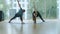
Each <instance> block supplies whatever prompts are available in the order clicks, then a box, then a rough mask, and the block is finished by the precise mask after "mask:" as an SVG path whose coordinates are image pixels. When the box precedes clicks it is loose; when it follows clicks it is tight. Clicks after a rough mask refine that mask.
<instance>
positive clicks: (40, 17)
mask: <svg viewBox="0 0 60 34" xmlns="http://www.w3.org/2000/svg"><path fill="white" fill-rule="evenodd" d="M38 16H39V17H40V19H41V20H42V21H43V22H45V21H44V20H43V18H42V16H41V14H40V13H38Z"/></svg>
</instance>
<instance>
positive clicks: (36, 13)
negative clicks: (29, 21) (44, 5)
mask: <svg viewBox="0 0 60 34" xmlns="http://www.w3.org/2000/svg"><path fill="white" fill-rule="evenodd" d="M32 16H33V21H34V23H36V17H38V16H39V17H40V18H41V20H42V21H43V22H45V21H44V20H43V18H42V16H41V14H40V13H39V12H38V11H34V12H33V13H32Z"/></svg>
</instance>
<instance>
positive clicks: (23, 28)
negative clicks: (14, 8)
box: [0, 21, 60, 34]
mask: <svg viewBox="0 0 60 34" xmlns="http://www.w3.org/2000/svg"><path fill="white" fill-rule="evenodd" d="M59 33H60V23H59V22H56V21H48V22H41V23H37V24H34V23H26V24H21V23H0V34H59Z"/></svg>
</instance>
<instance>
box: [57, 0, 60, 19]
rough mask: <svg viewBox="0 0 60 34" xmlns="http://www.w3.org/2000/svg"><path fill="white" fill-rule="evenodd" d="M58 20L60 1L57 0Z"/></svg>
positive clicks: (59, 17)
mask: <svg viewBox="0 0 60 34" xmlns="http://www.w3.org/2000/svg"><path fill="white" fill-rule="evenodd" d="M57 9H58V14H57V15H58V19H60V0H57Z"/></svg>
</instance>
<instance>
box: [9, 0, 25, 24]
mask: <svg viewBox="0 0 60 34" xmlns="http://www.w3.org/2000/svg"><path fill="white" fill-rule="evenodd" d="M17 2H18V5H19V7H20V9H19V12H18V13H16V14H15V16H14V17H13V18H12V19H11V20H13V19H15V18H16V17H20V20H21V22H22V24H23V18H22V16H23V13H24V12H25V10H24V9H22V8H21V5H20V4H19V1H18V0H17ZM11 20H10V21H9V23H10V22H11Z"/></svg>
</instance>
